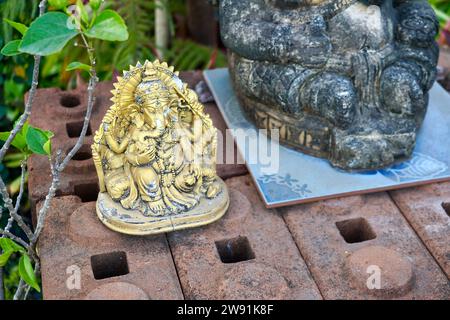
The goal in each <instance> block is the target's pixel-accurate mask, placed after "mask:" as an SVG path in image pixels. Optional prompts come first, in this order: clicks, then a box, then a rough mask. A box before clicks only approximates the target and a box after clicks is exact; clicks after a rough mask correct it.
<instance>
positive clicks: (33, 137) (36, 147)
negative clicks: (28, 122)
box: [26, 126, 53, 155]
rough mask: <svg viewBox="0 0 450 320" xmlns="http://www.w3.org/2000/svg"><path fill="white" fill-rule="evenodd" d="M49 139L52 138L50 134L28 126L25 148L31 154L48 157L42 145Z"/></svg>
mask: <svg viewBox="0 0 450 320" xmlns="http://www.w3.org/2000/svg"><path fill="white" fill-rule="evenodd" d="M51 137H53V133H52V132H50V131H44V130H41V129H39V128H35V127H32V126H30V127H29V128H28V131H27V135H26V141H27V146H28V148H29V149H30V150H31V151H32V152H33V153H36V154H42V155H49V153H48V152H47V151H46V150H45V149H44V145H45V144H46V143H47V142H48V141H49V139H50V138H51Z"/></svg>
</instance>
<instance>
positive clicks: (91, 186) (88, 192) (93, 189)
mask: <svg viewBox="0 0 450 320" xmlns="http://www.w3.org/2000/svg"><path fill="white" fill-rule="evenodd" d="M73 189H74V193H75V195H76V196H77V197H79V198H80V199H81V202H91V201H97V197H98V192H99V191H100V189H99V187H98V184H97V183H83V184H78V185H76V186H75V187H74V188H73Z"/></svg>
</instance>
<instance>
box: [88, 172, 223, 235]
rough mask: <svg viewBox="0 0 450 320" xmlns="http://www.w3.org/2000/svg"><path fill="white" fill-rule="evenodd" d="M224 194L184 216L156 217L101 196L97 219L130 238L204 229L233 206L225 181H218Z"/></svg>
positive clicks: (200, 202) (105, 194)
mask: <svg viewBox="0 0 450 320" xmlns="http://www.w3.org/2000/svg"><path fill="white" fill-rule="evenodd" d="M217 183H218V184H219V185H220V187H221V191H220V193H219V194H218V195H216V197H214V198H212V199H208V198H206V197H203V198H201V199H200V201H199V203H198V204H197V205H196V206H195V207H194V208H192V209H190V210H188V211H184V212H181V213H167V214H165V215H160V216H153V215H143V214H142V213H141V212H140V211H139V210H137V209H135V210H130V209H125V208H123V207H122V206H121V204H120V202H116V201H114V200H113V199H111V197H110V196H109V194H108V193H107V192H100V193H99V195H98V199H97V206H96V207H97V216H98V217H99V219H100V220H101V221H102V222H103V223H104V224H105V225H106V226H107V227H108V228H110V229H112V230H114V231H117V232H120V233H125V234H130V235H141V236H143V235H150V234H158V233H163V232H171V231H176V230H182V229H187V228H194V227H200V226H203V225H206V224H209V223H212V222H214V221H216V220H219V219H220V218H221V217H222V216H223V215H224V214H225V212H226V211H227V209H228V206H229V204H230V199H229V195H228V190H227V188H226V186H225V183H224V182H223V181H222V179H220V178H217Z"/></svg>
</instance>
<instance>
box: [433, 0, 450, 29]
mask: <svg viewBox="0 0 450 320" xmlns="http://www.w3.org/2000/svg"><path fill="white" fill-rule="evenodd" d="M428 2H429V3H430V4H431V5H432V6H433V8H434V11H436V14H437V16H438V18H439V22H440V23H441V26H442V27H443V26H444V25H445V24H446V23H447V22H448V21H449V20H450V0H429V1H428Z"/></svg>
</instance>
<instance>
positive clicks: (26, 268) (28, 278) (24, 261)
mask: <svg viewBox="0 0 450 320" xmlns="http://www.w3.org/2000/svg"><path fill="white" fill-rule="evenodd" d="M19 274H20V277H21V278H22V279H23V281H25V282H26V283H27V284H28V285H30V286H31V287H32V288H34V289H35V290H36V291H37V292H41V288H40V287H39V284H38V282H37V279H36V275H35V274H34V269H33V265H32V264H31V261H30V258H29V257H28V256H27V255H26V254H24V255H22V256H21V257H20V260H19Z"/></svg>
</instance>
